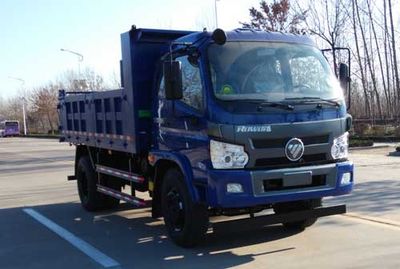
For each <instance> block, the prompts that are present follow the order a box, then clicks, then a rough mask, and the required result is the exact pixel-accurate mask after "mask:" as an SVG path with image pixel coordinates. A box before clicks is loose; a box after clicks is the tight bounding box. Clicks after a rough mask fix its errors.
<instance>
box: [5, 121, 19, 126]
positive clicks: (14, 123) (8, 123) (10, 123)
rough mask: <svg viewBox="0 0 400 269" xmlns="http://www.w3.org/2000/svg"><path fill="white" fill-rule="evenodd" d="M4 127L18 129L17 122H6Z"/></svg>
mask: <svg viewBox="0 0 400 269" xmlns="http://www.w3.org/2000/svg"><path fill="white" fill-rule="evenodd" d="M5 126H7V127H18V122H17V121H6V122H5Z"/></svg>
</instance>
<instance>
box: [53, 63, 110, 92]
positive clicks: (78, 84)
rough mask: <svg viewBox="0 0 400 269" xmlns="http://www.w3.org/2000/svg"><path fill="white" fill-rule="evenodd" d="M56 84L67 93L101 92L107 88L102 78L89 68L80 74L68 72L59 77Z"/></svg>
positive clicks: (72, 71)
mask: <svg viewBox="0 0 400 269" xmlns="http://www.w3.org/2000/svg"><path fill="white" fill-rule="evenodd" d="M57 84H60V86H61V87H62V88H64V89H66V90H68V91H102V90H105V89H106V88H107V86H106V84H105V82H104V79H103V77H102V76H101V75H100V74H98V73H97V72H96V71H95V70H93V69H91V68H85V69H84V70H83V71H82V72H81V73H80V74H78V73H77V72H75V71H74V70H68V71H66V72H64V74H62V75H61V76H60V77H59V82H58V83H57Z"/></svg>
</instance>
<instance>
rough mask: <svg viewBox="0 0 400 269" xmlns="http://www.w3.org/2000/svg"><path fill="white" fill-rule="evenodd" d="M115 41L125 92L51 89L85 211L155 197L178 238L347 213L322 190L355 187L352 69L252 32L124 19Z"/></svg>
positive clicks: (296, 41)
mask: <svg viewBox="0 0 400 269" xmlns="http://www.w3.org/2000/svg"><path fill="white" fill-rule="evenodd" d="M121 42H122V44H121V45H122V61H121V62H120V65H121V86H122V87H121V89H118V90H109V91H101V92H97V91H90V92H65V91H63V90H62V91H60V93H59V104H58V111H59V116H60V127H59V128H60V133H61V138H60V140H61V141H66V142H69V143H70V144H73V145H75V146H76V155H75V173H74V174H73V175H71V176H69V177H68V179H69V180H77V186H78V192H79V197H80V200H81V203H82V206H83V207H84V208H85V209H86V210H88V211H96V210H103V209H112V208H116V207H117V206H118V205H119V203H120V201H121V200H122V201H125V202H129V203H132V204H133V205H135V206H138V207H146V206H150V207H151V210H152V217H154V218H160V217H163V218H164V222H165V225H166V229H167V231H168V234H169V236H170V238H171V239H172V240H173V241H174V242H175V243H176V244H178V245H180V246H183V247H191V246H194V245H195V244H197V243H198V242H200V241H201V240H202V239H203V238H205V234H206V232H207V230H208V229H209V228H210V227H218V225H222V226H220V227H232V225H229V223H235V222H236V223H238V222H239V223H240V222H244V223H250V222H251V221H252V220H254V219H257V220H258V222H260V221H261V223H263V224H278V223H282V224H283V226H284V227H285V228H294V229H300V230H302V229H304V228H305V227H308V226H310V225H312V224H313V223H314V222H315V221H316V220H317V218H319V217H323V216H328V215H334V214H342V213H345V211H346V207H345V205H342V204H341V205H334V206H328V207H323V206H322V203H321V200H322V198H323V197H327V196H337V195H344V194H347V193H349V192H350V191H351V190H352V187H353V164H352V162H350V161H349V160H348V131H349V129H350V127H351V124H352V121H351V116H350V115H349V114H347V110H346V102H345V99H346V98H345V96H344V95H345V94H344V92H345V91H344V90H343V88H348V86H349V81H350V78H349V67H348V65H346V64H340V67H339V68H337V69H338V73H339V74H338V78H339V79H338V78H337V77H336V76H335V75H334V72H333V71H332V70H331V68H330V66H329V64H328V62H327V59H326V58H325V57H324V56H323V53H322V52H321V51H320V50H318V49H317V48H316V47H315V45H314V43H313V42H312V41H311V40H310V39H309V38H308V37H306V36H300V35H292V34H283V33H274V32H265V31H256V30H250V29H237V30H233V31H229V32H225V31H223V30H221V29H217V30H215V31H213V32H207V31H206V30H205V31H200V32H190V31H174V30H156V29H137V28H136V27H132V29H131V30H130V31H128V32H126V33H123V34H122V35H121ZM138 192H148V193H149V196H150V197H151V201H150V200H149V199H147V200H144V199H141V198H139V197H137V196H136V194H138ZM267 209H269V210H270V211H271V212H270V213H266V212H267V211H265V212H262V213H260V212H261V211H263V210H267ZM222 215H224V216H236V215H243V216H246V215H247V216H246V218H239V219H238V218H237V217H236V218H223V219H224V220H223V221H222V222H215V221H214V222H213V219H214V220H215V218H213V217H215V216H222ZM218 219H221V218H218ZM223 225H226V226H223ZM233 227H234V226H233Z"/></svg>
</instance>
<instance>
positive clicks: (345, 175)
mask: <svg viewBox="0 0 400 269" xmlns="http://www.w3.org/2000/svg"><path fill="white" fill-rule="evenodd" d="M350 183H351V173H343V175H342V179H341V180H340V185H341V186H344V185H349V184H350Z"/></svg>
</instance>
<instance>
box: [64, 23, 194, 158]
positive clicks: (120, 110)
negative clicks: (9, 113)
mask: <svg viewBox="0 0 400 269" xmlns="http://www.w3.org/2000/svg"><path fill="white" fill-rule="evenodd" d="M191 33H192V32H188V31H169V30H154V29H136V28H134V27H133V28H132V30H131V31H129V32H126V33H123V34H122V35H121V45H122V63H121V69H122V70H121V82H122V83H121V84H122V89H119V90H109V91H101V92H94V91H91V92H65V91H60V96H59V106H58V110H59V114H60V121H61V122H60V126H59V130H60V134H61V140H62V141H67V142H70V143H72V144H85V145H88V146H92V147H98V148H104V149H111V150H117V151H123V152H130V153H141V152H147V151H148V150H149V148H150V147H151V145H152V143H153V141H152V140H153V138H154V135H153V134H152V125H153V116H154V115H153V113H154V112H153V110H152V107H153V102H154V98H155V96H156V93H154V92H153V91H155V89H156V88H157V87H156V85H157V83H158V81H159V78H160V77H159V74H160V73H161V65H160V58H161V57H162V56H163V55H164V54H165V53H166V52H167V51H168V50H169V46H170V43H171V41H173V40H175V39H177V38H179V37H182V36H184V35H188V34H191Z"/></svg>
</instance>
